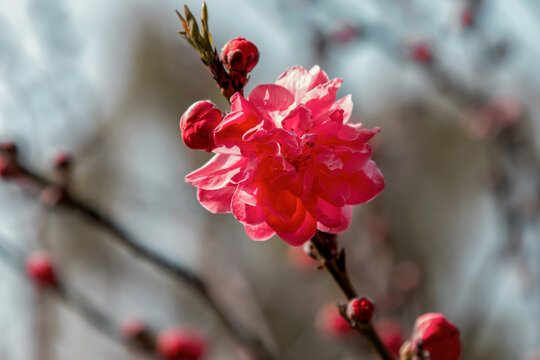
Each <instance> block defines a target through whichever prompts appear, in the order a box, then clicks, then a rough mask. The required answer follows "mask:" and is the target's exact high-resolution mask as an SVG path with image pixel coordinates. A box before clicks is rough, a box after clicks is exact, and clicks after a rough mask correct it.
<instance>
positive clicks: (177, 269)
mask: <svg viewBox="0 0 540 360" xmlns="http://www.w3.org/2000/svg"><path fill="white" fill-rule="evenodd" d="M5 148H6V146H0V175H1V176H2V177H3V178H4V179H5V180H10V181H12V182H14V183H17V184H18V185H19V186H20V187H21V188H22V189H23V190H25V191H27V192H29V193H31V194H33V195H38V196H39V198H40V199H41V201H42V202H44V203H45V204H46V205H48V206H50V207H52V208H63V209H68V210H72V211H75V212H78V213H79V214H81V215H82V216H83V217H86V218H87V219H89V220H91V221H93V222H94V223H95V224H97V225H98V226H100V227H102V228H103V229H105V230H107V231H109V232H110V233H111V234H113V235H114V239H116V241H117V242H118V243H120V244H121V245H122V246H124V247H125V248H127V249H128V250H130V251H131V252H132V253H134V254H135V255H137V256H138V257H140V258H142V259H144V260H146V261H148V262H149V263H151V264H152V265H154V266H155V267H156V268H158V269H159V270H161V271H163V272H166V273H168V274H170V275H171V276H172V277H173V278H174V279H175V280H177V281H179V282H183V283H185V284H187V285H188V286H189V287H190V288H191V289H192V290H193V291H195V292H196V293H197V294H199V296H200V297H201V298H202V299H203V300H204V301H205V302H206V304H207V305H208V307H209V308H210V309H212V311H213V312H214V313H215V314H216V316H217V317H218V319H219V320H220V321H221V323H222V324H223V326H224V327H225V328H226V330H227V331H228V332H229V333H230V334H231V336H232V337H233V338H234V339H235V340H236V342H237V343H238V344H239V345H242V346H243V347H245V348H246V349H247V350H248V351H249V353H250V354H251V358H252V359H254V360H268V359H273V355H272V354H271V352H270V351H269V350H268V349H267V348H266V347H265V346H264V344H263V343H262V341H261V340H260V339H259V338H257V337H256V336H255V335H253V334H251V333H250V332H248V331H247V330H246V329H245V328H244V327H242V326H241V325H240V324H239V323H238V322H237V321H236V320H234V319H233V318H232V317H231V316H230V315H229V314H228V313H227V312H226V311H225V310H224V309H223V308H222V307H221V305H220V304H219V303H218V301H217V300H216V299H215V298H214V296H213V295H212V294H211V293H210V291H209V289H208V286H207V285H206V283H205V282H204V281H203V280H202V279H201V278H200V277H199V276H198V275H197V274H195V273H194V272H193V271H191V270H190V269H188V268H187V267H185V266H183V265H182V264H179V263H177V262H173V261H171V260H169V259H167V258H166V257H163V256H162V255H160V254H159V253H157V252H156V251H154V250H152V249H150V248H148V247H146V246H144V245H142V244H140V243H139V242H137V241H136V240H135V239H134V238H133V237H132V236H131V234H130V233H129V232H128V231H127V230H126V229H125V228H123V227H122V226H121V225H120V224H119V223H117V222H116V221H115V220H114V219H113V218H111V217H109V216H108V215H106V214H104V213H102V212H101V211H100V210H98V209H97V208H95V207H93V206H92V205H90V204H88V203H86V202H85V201H83V200H82V199H79V198H78V197H76V196H74V195H73V194H71V192H70V191H69V189H68V187H67V183H66V182H65V181H64V180H59V181H58V182H53V181H51V180H49V179H47V178H45V177H44V176H42V175H41V174H38V173H37V172H35V171H33V170H31V169H30V168H28V167H26V166H25V165H23V164H21V163H20V161H19V160H18V158H17V156H16V155H17V151H16V147H15V146H14V145H12V146H8V147H7V148H9V150H5Z"/></svg>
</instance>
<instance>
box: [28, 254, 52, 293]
mask: <svg viewBox="0 0 540 360" xmlns="http://www.w3.org/2000/svg"><path fill="white" fill-rule="evenodd" d="M26 273H27V274H28V277H30V279H31V280H32V281H33V282H34V283H35V284H37V285H39V286H43V287H49V286H55V285H56V276H55V272H54V267H53V264H52V261H51V258H50V257H49V255H48V254H47V253H45V252H41V251H38V252H35V253H33V254H31V255H30V256H28V258H27V259H26Z"/></svg>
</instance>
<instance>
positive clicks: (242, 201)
mask: <svg viewBox="0 0 540 360" xmlns="http://www.w3.org/2000/svg"><path fill="white" fill-rule="evenodd" d="M231 209H232V213H233V215H234V217H235V218H236V219H237V220H238V221H240V222H241V223H242V224H249V225H257V224H260V223H262V222H263V221H264V220H266V218H268V216H269V215H270V213H269V211H268V209H267V208H266V207H265V206H263V205H262V204H260V203H259V201H258V199H257V189H256V188H250V187H246V186H239V187H238V188H237V189H236V191H235V192H234V195H233V197H232V202H231Z"/></svg>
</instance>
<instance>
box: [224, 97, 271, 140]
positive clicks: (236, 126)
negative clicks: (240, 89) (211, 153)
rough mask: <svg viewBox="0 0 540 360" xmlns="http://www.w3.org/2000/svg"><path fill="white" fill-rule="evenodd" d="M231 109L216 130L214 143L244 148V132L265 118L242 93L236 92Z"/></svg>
mask: <svg viewBox="0 0 540 360" xmlns="http://www.w3.org/2000/svg"><path fill="white" fill-rule="evenodd" d="M233 109H238V110H235V111H231V113H229V114H228V115H227V116H225V117H224V118H223V121H222V122H221V123H220V124H219V125H218V126H217V127H216V129H215V130H214V143H215V144H216V146H218V147H219V146H225V147H228V148H229V147H233V146H238V147H240V148H242V146H243V145H244V143H243V141H242V137H243V136H244V134H245V133H246V132H247V131H248V130H250V129H252V128H254V127H256V126H257V125H259V124H260V123H261V122H262V121H263V119H262V117H261V115H260V114H259V113H258V112H257V111H256V110H255V109H254V108H253V107H252V106H251V105H250V104H249V103H248V102H247V100H246V99H244V98H243V97H242V95H240V94H238V93H237V94H235V96H234V100H233V105H231V110H233Z"/></svg>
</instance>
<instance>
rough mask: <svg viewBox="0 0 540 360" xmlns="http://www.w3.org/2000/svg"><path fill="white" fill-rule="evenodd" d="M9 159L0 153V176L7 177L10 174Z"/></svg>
mask: <svg viewBox="0 0 540 360" xmlns="http://www.w3.org/2000/svg"><path fill="white" fill-rule="evenodd" d="M9 163H10V160H9V159H8V158H6V156H5V155H2V154H0V177H2V178H4V179H7V178H8V177H9V175H10V164H9Z"/></svg>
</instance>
